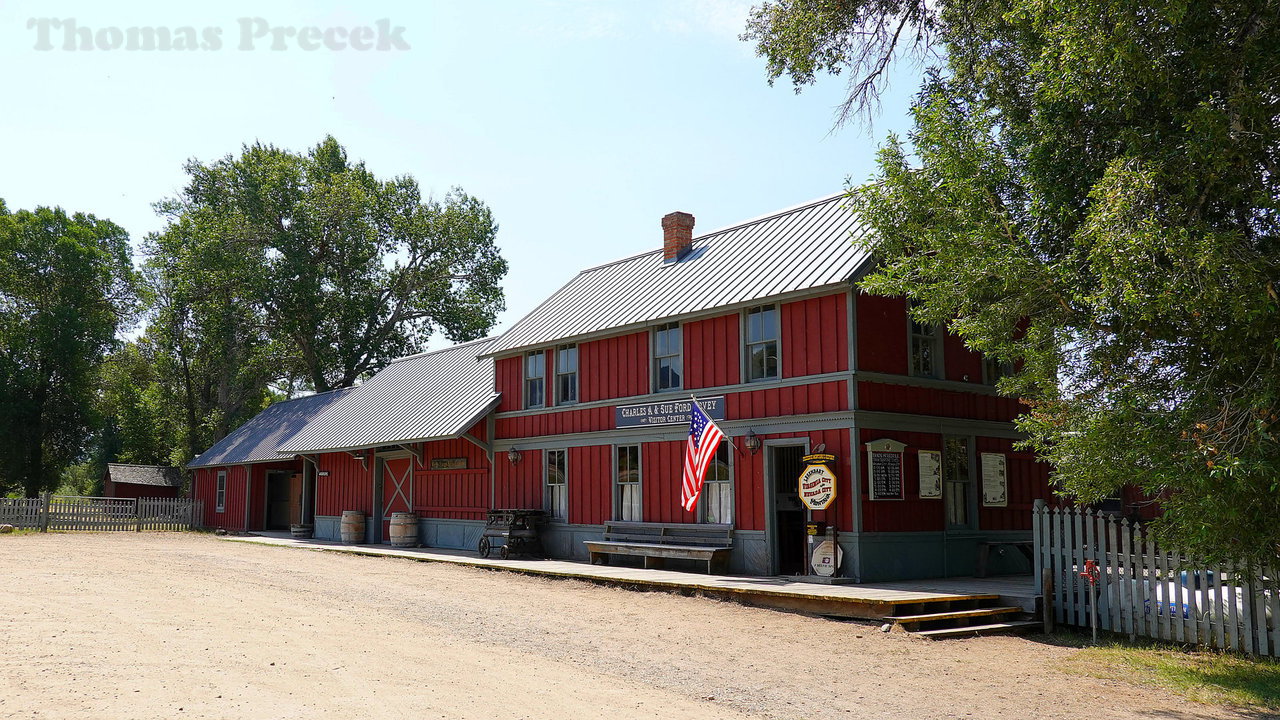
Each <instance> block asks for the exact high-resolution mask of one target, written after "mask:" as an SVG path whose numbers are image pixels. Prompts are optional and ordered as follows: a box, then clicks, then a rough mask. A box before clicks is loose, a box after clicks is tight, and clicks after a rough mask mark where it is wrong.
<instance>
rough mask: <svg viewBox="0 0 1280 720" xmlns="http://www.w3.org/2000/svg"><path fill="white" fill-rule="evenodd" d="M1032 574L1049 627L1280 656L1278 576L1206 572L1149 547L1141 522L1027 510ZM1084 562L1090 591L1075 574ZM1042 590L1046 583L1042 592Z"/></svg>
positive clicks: (1202, 567)
mask: <svg viewBox="0 0 1280 720" xmlns="http://www.w3.org/2000/svg"><path fill="white" fill-rule="evenodd" d="M1033 513H1034V525H1033V528H1034V532H1035V544H1036V548H1035V549H1036V570H1037V572H1036V577H1037V578H1042V579H1043V580H1042V582H1044V584H1045V588H1044V591H1045V595H1044V603H1045V612H1047V613H1052V615H1053V620H1054V622H1057V623H1061V624H1066V625H1074V626H1077V627H1081V628H1088V627H1090V622H1091V620H1090V614H1091V611H1092V605H1093V604H1094V603H1095V602H1096V605H1097V622H1098V629H1099V630H1107V631H1111V632H1116V633H1123V634H1126V635H1129V636H1130V637H1139V636H1141V637H1149V638H1155V639H1159V640H1167V641H1170V642H1175V643H1186V644H1190V645H1199V646H1204V647H1212V648H1218V649H1222V650H1233V651H1237V652H1244V653H1248V654H1251V655H1271V656H1276V657H1280V575H1277V573H1276V570H1277V568H1278V567H1280V563H1278V564H1277V566H1276V567H1270V568H1261V569H1257V570H1256V571H1255V572H1254V573H1253V574H1252V575H1251V574H1249V573H1245V572H1240V571H1238V569H1237V568H1235V567H1232V566H1226V567H1218V566H1209V565H1207V564H1205V563H1201V562H1197V561H1195V560H1194V559H1192V558H1187V557H1184V556H1181V555H1178V554H1176V553H1170V552H1166V551H1163V550H1161V549H1160V548H1158V547H1157V546H1156V545H1155V543H1154V542H1152V540H1151V538H1150V536H1149V535H1148V534H1147V532H1146V531H1145V530H1144V529H1143V528H1142V526H1141V525H1139V524H1136V523H1133V524H1131V523H1130V522H1129V521H1128V520H1124V519H1119V518H1116V517H1115V516H1114V515H1110V514H1107V513H1102V512H1094V511H1092V510H1081V509H1077V508H1067V509H1060V508H1052V509H1050V508H1048V507H1045V506H1044V504H1043V503H1042V502H1038V503H1037V504H1036V509H1035V510H1034V511H1033ZM1090 560H1092V561H1093V562H1094V563H1096V565H1097V568H1098V581H1097V585H1096V588H1095V587H1091V585H1090V582H1089V581H1088V580H1087V579H1086V578H1084V577H1082V576H1081V573H1083V572H1085V570H1086V567H1087V565H1088V562H1089V561H1090ZM1050 586H1051V587H1050Z"/></svg>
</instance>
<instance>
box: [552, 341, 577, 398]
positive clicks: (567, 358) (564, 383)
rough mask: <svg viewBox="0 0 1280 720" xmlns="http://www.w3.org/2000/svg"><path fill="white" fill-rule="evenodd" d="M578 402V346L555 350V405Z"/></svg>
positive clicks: (564, 346) (562, 347) (567, 346)
mask: <svg viewBox="0 0 1280 720" xmlns="http://www.w3.org/2000/svg"><path fill="white" fill-rule="evenodd" d="M576 402H578V346H577V345H561V346H560V347H558V348H556V404H557V405H572V404H573V403H576Z"/></svg>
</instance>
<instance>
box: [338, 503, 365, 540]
mask: <svg viewBox="0 0 1280 720" xmlns="http://www.w3.org/2000/svg"><path fill="white" fill-rule="evenodd" d="M342 542H344V543H346V544H347V545H358V544H360V543H362V542H364V513H362V512H360V511H359V510H343V511H342Z"/></svg>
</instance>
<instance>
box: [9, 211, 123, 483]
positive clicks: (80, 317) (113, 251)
mask: <svg viewBox="0 0 1280 720" xmlns="http://www.w3.org/2000/svg"><path fill="white" fill-rule="evenodd" d="M135 293H136V277H135V273H134V270H133V265H132V263H131V261H130V252H129V238H128V235H127V234H126V233H125V231H124V230H122V229H121V228H120V227H119V226H117V225H115V224H114V223H112V222H110V221H108V220H99V219H98V218H95V217H94V216H92V215H83V214H79V213H77V214H75V215H67V213H65V212H64V211H63V210H61V209H60V208H44V207H41V208H37V209H35V210H34V211H26V210H20V211H18V212H16V213H10V212H9V211H8V210H7V208H6V207H5V205H4V203H3V202H0V494H7V493H9V492H13V491H21V492H22V493H24V494H25V495H27V496H34V495H36V494H38V493H40V492H42V491H45V490H52V489H54V488H55V487H56V486H57V485H58V481H59V476H60V474H61V472H62V470H63V468H65V467H66V466H68V465H70V464H71V463H72V462H74V461H76V460H78V459H81V458H83V457H84V455H85V453H86V451H87V450H88V448H89V446H90V443H91V440H92V430H93V429H94V426H95V425H96V422H97V418H96V416H95V412H94V408H95V399H96V389H97V379H98V369H99V366H100V365H101V363H102V359H103V357H104V355H105V354H106V353H107V351H108V350H109V349H110V348H111V347H112V346H113V344H114V343H115V337H116V332H117V330H119V329H121V328H124V327H127V326H129V325H130V324H131V322H132V319H133V317H134V314H135V312H136V309H137V308H136V295H135Z"/></svg>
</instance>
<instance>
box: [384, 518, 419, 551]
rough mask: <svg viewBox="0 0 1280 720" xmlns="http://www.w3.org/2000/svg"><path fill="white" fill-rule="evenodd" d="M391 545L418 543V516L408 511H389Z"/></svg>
mask: <svg viewBox="0 0 1280 720" xmlns="http://www.w3.org/2000/svg"><path fill="white" fill-rule="evenodd" d="M390 535H391V547H415V546H416V545H417V544H418V516H416V515H414V514H413V513H409V512H398V513H391V533H390Z"/></svg>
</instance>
